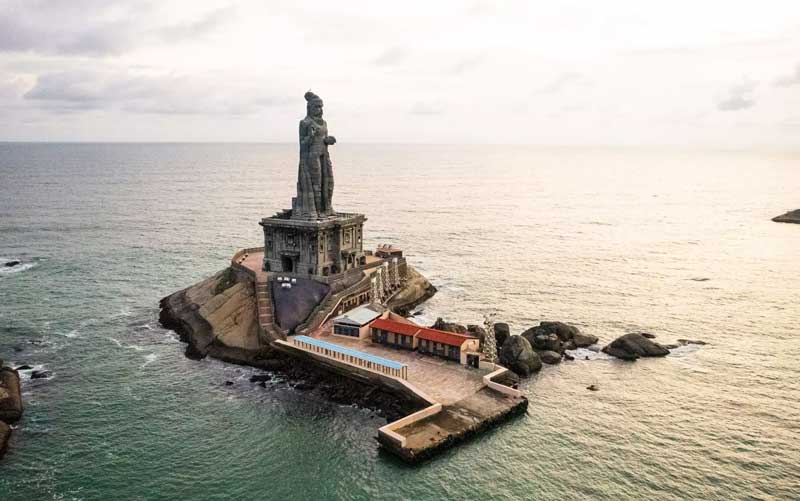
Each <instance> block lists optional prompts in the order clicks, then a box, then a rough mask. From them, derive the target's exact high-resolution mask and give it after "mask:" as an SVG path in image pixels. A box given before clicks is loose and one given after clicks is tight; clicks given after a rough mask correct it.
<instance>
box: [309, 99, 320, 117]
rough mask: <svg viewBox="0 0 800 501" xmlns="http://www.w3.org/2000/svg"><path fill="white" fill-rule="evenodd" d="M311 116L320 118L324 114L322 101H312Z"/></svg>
mask: <svg viewBox="0 0 800 501" xmlns="http://www.w3.org/2000/svg"><path fill="white" fill-rule="evenodd" d="M311 116H312V117H314V118H320V117H321V116H322V101H314V102H313V103H311Z"/></svg>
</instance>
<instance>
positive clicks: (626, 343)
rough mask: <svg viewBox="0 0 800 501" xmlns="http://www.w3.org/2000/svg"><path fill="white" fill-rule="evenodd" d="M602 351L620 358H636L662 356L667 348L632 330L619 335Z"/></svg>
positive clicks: (667, 352)
mask: <svg viewBox="0 0 800 501" xmlns="http://www.w3.org/2000/svg"><path fill="white" fill-rule="evenodd" d="M603 352H604V353H606V354H608V355H611V356H612V357H617V358H621V359H622V360H636V359H637V358H639V357H663V356H665V355H669V350H668V349H666V348H665V347H663V346H661V345H660V344H658V343H656V342H653V341H651V340H649V339H647V338H646V337H644V336H642V335H641V333H638V332H632V333H630V334H625V335H624V336H620V337H618V338H617V339H615V340H614V341H612V342H611V344H609V345H607V346H606V347H605V348H603Z"/></svg>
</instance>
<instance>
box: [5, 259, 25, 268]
mask: <svg viewBox="0 0 800 501" xmlns="http://www.w3.org/2000/svg"><path fill="white" fill-rule="evenodd" d="M18 264H22V261H17V260H16V259H12V260H11V261H6V262H5V264H4V266H5V267H6V268H11V267H12V266H16V265H18Z"/></svg>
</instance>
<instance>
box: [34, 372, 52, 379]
mask: <svg viewBox="0 0 800 501" xmlns="http://www.w3.org/2000/svg"><path fill="white" fill-rule="evenodd" d="M51 375H52V374H51V373H50V371H33V372H31V379H47V378H49V377H50V376H51Z"/></svg>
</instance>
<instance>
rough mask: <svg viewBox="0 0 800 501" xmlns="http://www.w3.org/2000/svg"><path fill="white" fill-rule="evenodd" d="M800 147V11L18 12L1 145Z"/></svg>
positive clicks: (211, 6)
mask: <svg viewBox="0 0 800 501" xmlns="http://www.w3.org/2000/svg"><path fill="white" fill-rule="evenodd" d="M308 89H312V90H313V91H314V92H316V93H317V94H319V95H320V96H321V97H322V98H323V99H324V100H325V113H326V118H327V119H328V122H329V127H330V132H331V133H332V134H334V135H336V136H337V138H338V139H339V141H340V142H344V141H346V142H377V143H387V142H426V143H525V144H537V145H538V144H541V145H549V144H586V145H595V144H630V145H661V144H676V145H690V146H713V147H749V146H767V147H778V148H782V149H797V148H800V1H799V0H785V1H777V0H775V1H772V0H760V1H750V0H736V1H731V0H726V1H716V0H702V1H700V0H691V1H681V0H670V1H646V0H618V1H612V0H605V1H585V0H581V1H578V0H575V1H566V0H565V1H555V0H553V1H546V2H544V1H541V2H534V1H500V0H492V1H484V2H481V1H476V2H470V1H460V2H459V1H457V2H441V1H432V0H427V1H423V2H412V1H408V0H404V1H402V2H379V1H375V0H372V1H368V2H357V1H350V0H347V1H330V0H328V1H325V2H315V1H310V0H307V1H304V2H297V1H286V2H283V1H267V0H254V1H240V2H227V3H226V2H220V1H214V2H205V1H201V0H186V1H164V0H162V1H140V0H131V1H127V2H113V1H109V0H58V1H54V0H0V109H2V120H0V140H6V141H18V140H24V141H265V142H284V141H295V140H296V134H297V121H298V120H300V119H301V118H302V117H303V116H304V114H305V102H304V100H303V93H304V92H305V91H306V90H308Z"/></svg>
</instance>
